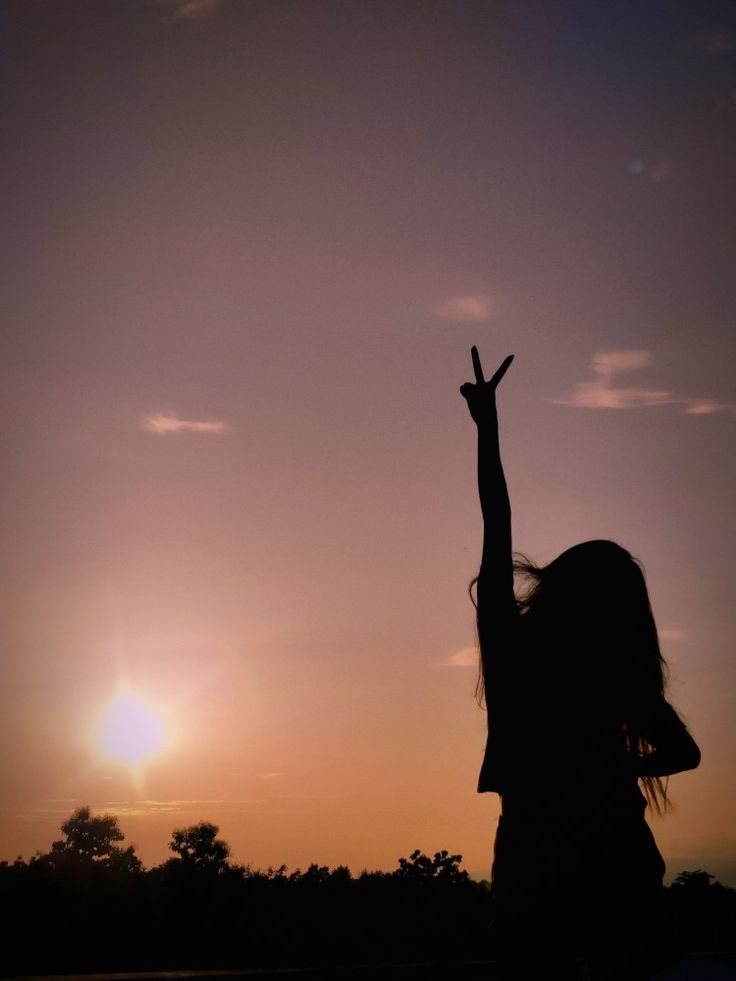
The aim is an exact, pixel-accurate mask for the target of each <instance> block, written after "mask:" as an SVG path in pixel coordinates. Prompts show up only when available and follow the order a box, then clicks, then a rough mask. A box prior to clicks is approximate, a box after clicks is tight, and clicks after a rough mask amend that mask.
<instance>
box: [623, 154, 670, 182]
mask: <svg viewBox="0 0 736 981" xmlns="http://www.w3.org/2000/svg"><path fill="white" fill-rule="evenodd" d="M671 170H672V164H671V163H670V161H669V160H666V159H665V160H658V161H657V163H654V164H646V163H644V161H643V160H639V159H636V160H631V161H630V162H629V173H630V174H631V175H632V176H634V177H643V178H644V179H646V180H648V181H650V182H651V183H652V184H662V183H663V182H664V181H666V180H667V178H668V177H669V176H670V172H671Z"/></svg>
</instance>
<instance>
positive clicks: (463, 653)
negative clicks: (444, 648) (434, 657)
mask: <svg viewBox="0 0 736 981" xmlns="http://www.w3.org/2000/svg"><path fill="white" fill-rule="evenodd" d="M445 664H446V666H447V667H449V668H477V667H478V650H477V648H475V647H463V648H462V649H461V650H459V651H455V653H454V654H451V655H450V656H449V657H448V658H447V660H446V661H445Z"/></svg>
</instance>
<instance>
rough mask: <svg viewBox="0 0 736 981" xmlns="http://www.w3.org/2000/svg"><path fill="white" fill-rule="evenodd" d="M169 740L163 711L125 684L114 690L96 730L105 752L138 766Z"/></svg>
mask: <svg viewBox="0 0 736 981" xmlns="http://www.w3.org/2000/svg"><path fill="white" fill-rule="evenodd" d="M169 741H170V731H169V725H168V722H167V718H166V714H165V712H164V711H162V710H161V709H160V708H159V707H157V706H156V705H154V704H153V703H152V702H151V701H149V700H148V699H146V698H144V697H143V696H141V695H139V694H137V693H136V692H134V691H132V690H131V689H129V688H125V689H123V690H121V691H120V692H119V693H118V695H117V696H116V698H115V700H114V701H113V702H112V704H111V705H110V707H109V709H108V711H107V712H106V713H105V716H104V718H103V721H102V725H101V727H100V730H99V744H100V747H101V749H102V750H103V752H104V753H105V755H106V756H108V757H110V758H112V759H114V760H117V761H118V762H121V763H125V764H127V765H128V766H131V767H140V766H142V765H143V764H144V763H146V762H147V761H148V760H150V759H151V758H152V757H153V756H156V755H157V754H158V753H160V752H161V751H162V750H163V749H164V748H165V747H166V745H167V744H168V743H169Z"/></svg>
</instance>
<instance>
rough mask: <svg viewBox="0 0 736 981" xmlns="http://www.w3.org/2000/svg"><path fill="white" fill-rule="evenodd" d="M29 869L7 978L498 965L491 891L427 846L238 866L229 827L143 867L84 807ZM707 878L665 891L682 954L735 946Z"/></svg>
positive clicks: (731, 915)
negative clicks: (379, 860)
mask: <svg viewBox="0 0 736 981" xmlns="http://www.w3.org/2000/svg"><path fill="white" fill-rule="evenodd" d="M61 830H62V835H63V837H62V838H61V839H59V840H58V841H55V842H53V844H52V846H51V849H50V851H48V852H47V853H44V854H38V855H36V856H34V857H33V858H31V859H30V860H29V861H27V862H26V861H24V860H23V859H20V858H19V859H17V860H16V861H15V862H12V863H9V862H2V863H0V929H2V932H3V934H4V936H3V937H2V939H1V940H0V952H1V954H2V961H1V963H2V968H0V973H2V974H21V973H28V974H39V973H48V972H62V973H63V972H68V973H71V972H82V971H124V970H125V971H132V970H166V969H169V970H172V969H190V970H191V969H197V968H201V969H204V970H208V969H216V968H228V967H256V966H266V965H268V966H275V965H306V964H330V963H331V964H338V963H344V964H348V963H380V962H399V961H406V962H415V963H438V962H452V961H460V960H475V959H480V960H485V959H488V958H489V957H490V956H492V950H490V949H489V942H488V923H489V916H490V908H489V895H488V884H487V883H479V882H476V881H474V880H472V879H471V878H470V877H469V875H468V873H467V872H466V871H465V870H463V869H462V868H461V861H462V856H460V855H452V854H449V853H448V852H446V851H440V852H437V853H435V854H434V856H432V857H429V856H427V855H424V854H422V853H421V852H419V851H414V852H413V853H412V854H411V855H410V856H409V858H400V859H399V860H398V866H397V868H396V869H394V870H393V871H392V872H362V873H360V874H359V875H357V876H354V875H353V874H352V873H351V871H350V869H348V868H347V867H345V866H338V867H337V868H333V869H330V868H328V867H327V866H320V865H310V866H309V868H307V869H305V870H300V869H297V870H295V871H291V872H290V871H289V870H288V869H287V868H286V867H285V866H281V867H280V868H277V869H273V868H269V869H266V870H265V871H264V870H256V869H252V868H250V867H249V866H244V865H238V864H236V863H234V862H232V861H231V859H230V851H229V848H228V846H227V844H226V843H225V842H224V841H222V840H221V839H219V838H218V837H217V834H218V828H217V826H216V825H214V824H210V823H208V822H200V823H198V824H195V825H192V826H190V827H187V828H180V829H177V830H175V831H174V832H173V834H172V837H171V841H170V842H169V848H170V850H171V851H172V853H173V856H172V858H170V859H169V860H168V861H166V862H164V863H163V864H161V865H159V866H156V867H155V868H151V869H147V870H146V869H144V868H143V866H142V864H141V862H140V860H139V858H138V857H137V855H136V854H135V851H134V849H133V848H132V847H130V846H129V847H124V846H123V845H122V844H121V842H123V840H124V837H123V834H122V831H121V830H120V827H119V825H118V821H117V818H115V817H112V816H109V815H101V816H94V815H92V813H91V811H90V809H89V808H88V807H83V808H79V809H78V810H76V811H75V812H74V814H72V815H71V817H70V818H69V819H68V820H67V821H65V822H64V824H63V825H62V828H61ZM712 878H713V877H712V876H711V875H709V874H708V873H707V872H702V871H700V870H698V871H696V872H683V873H681V874H680V875H679V876H678V877H677V879H676V881H675V883H674V884H673V885H672V886H671V887H670V888H669V889H667V890H665V894H666V895H665V899H666V923H667V927H666V932H667V935H668V940H667V942H669V943H670V944H671V946H673V947H674V946H676V943H675V941H677V944H680V945H681V946H682V947H683V948H684V949H696V948H707V949H717V948H721V949H723V948H729V947H731V946H732V945H733V944H734V924H735V923H736V891H735V890H732V889H727V888H726V887H724V886H722V885H720V884H719V883H716V882H712V881H711V880H712Z"/></svg>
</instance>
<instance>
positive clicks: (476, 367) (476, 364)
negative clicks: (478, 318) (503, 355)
mask: <svg viewBox="0 0 736 981" xmlns="http://www.w3.org/2000/svg"><path fill="white" fill-rule="evenodd" d="M470 357H471V358H472V359H473V371H474V372H475V380H476V382H477V383H478V384H479V385H482V384H484V382H485V378H484V377H483V368H482V367H481V363H480V355H479V354H478V348H477V347H476V346H475V344H474V345H473V346H472V347H471V349H470Z"/></svg>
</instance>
